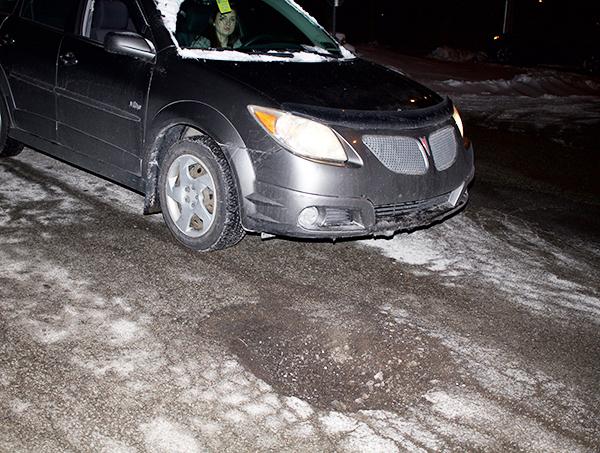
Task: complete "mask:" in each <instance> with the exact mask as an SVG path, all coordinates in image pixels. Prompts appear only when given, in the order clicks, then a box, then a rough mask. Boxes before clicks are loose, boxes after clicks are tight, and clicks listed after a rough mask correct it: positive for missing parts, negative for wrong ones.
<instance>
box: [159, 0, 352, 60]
mask: <svg viewBox="0 0 600 453" xmlns="http://www.w3.org/2000/svg"><path fill="white" fill-rule="evenodd" d="M283 1H286V2H287V3H289V4H290V5H291V6H292V7H293V8H295V9H296V10H297V11H298V12H300V13H301V14H303V15H304V16H305V17H306V18H307V19H308V20H309V21H311V22H312V23H313V24H314V25H315V26H317V27H319V28H321V29H322V28H323V27H321V25H320V24H319V23H318V22H317V20H316V19H315V18H314V17H312V16H311V15H310V14H308V13H307V12H306V11H305V10H304V9H302V7H301V6H300V5H298V4H297V3H296V2H294V1H293V0H283ZM183 2H184V0H156V5H157V7H158V10H159V11H160V12H161V14H162V17H163V22H164V24H165V27H167V29H168V30H169V31H170V32H171V36H172V38H173V42H174V44H175V45H176V46H177V49H178V52H179V55H181V56H182V57H183V58H191V59H198V60H227V61H262V62H265V61H280V62H295V63H299V62H300V63H318V62H322V61H330V60H331V58H329V57H327V56H324V55H317V54H314V53H309V52H301V51H300V52H292V53H291V55H292V56H291V57H290V56H289V53H288V52H286V54H287V55H285V56H283V55H281V53H280V52H271V53H267V54H263V55H250V54H247V53H245V52H238V51H236V50H211V49H182V48H181V47H179V43H178V42H177V39H176V38H175V29H176V28H177V14H178V13H179V9H180V7H181V4H182V3H183ZM339 47H340V51H341V53H342V58H343V59H345V60H350V59H354V58H356V56H355V55H354V54H353V53H352V52H350V51H349V50H348V49H346V48H345V47H344V46H341V45H340V46H339ZM278 54H279V55H278Z"/></svg>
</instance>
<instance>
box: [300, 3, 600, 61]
mask: <svg viewBox="0 0 600 453" xmlns="http://www.w3.org/2000/svg"><path fill="white" fill-rule="evenodd" d="M298 2H299V3H300V4H301V5H302V6H303V7H304V8H305V9H306V10H307V11H308V12H310V13H311V14H313V15H314V16H315V17H316V18H317V19H318V20H319V22H321V23H322V24H323V25H325V26H326V27H327V28H328V29H331V23H332V21H331V18H332V9H333V7H332V2H331V1H330V0H298ZM505 3H506V2H505V0H448V1H433V0H418V1H407V0H378V1H366V0H344V1H343V3H342V5H341V6H340V7H339V8H338V21H337V30H338V32H343V33H345V34H346V36H347V40H348V42H350V43H356V44H361V43H369V42H377V43H378V44H380V45H385V46H389V47H392V48H396V49H399V50H403V51H408V52H410V51H414V52H422V51H430V50H432V49H434V48H436V47H438V46H441V45H447V46H451V47H459V48H465V49H471V50H484V49H485V48H486V46H487V45H488V43H489V41H490V40H491V39H492V37H493V36H494V35H496V34H499V33H501V32H502V26H503V22H504V8H505ZM511 7H512V8H511V9H512V14H511V17H512V21H510V22H509V26H511V29H512V31H513V32H514V33H518V34H520V35H531V36H536V37H538V38H543V39H546V40H550V41H560V40H563V41H564V40H568V41H573V42H574V43H573V45H577V42H579V41H586V42H587V45H589V44H590V42H594V41H595V40H597V39H598V36H599V35H598V33H597V30H598V28H600V27H599V26H598V25H599V22H600V17H599V16H600V1H598V0H587V1H583V0H543V1H542V2H540V1H539V0H511Z"/></svg>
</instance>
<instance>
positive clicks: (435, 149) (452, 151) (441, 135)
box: [429, 126, 458, 171]
mask: <svg viewBox="0 0 600 453" xmlns="http://www.w3.org/2000/svg"><path fill="white" fill-rule="evenodd" d="M429 147H430V148H431V156H432V157H433V163H434V165H435V168H436V169H437V170H438V171H443V170H447V169H448V168H450V167H451V166H452V164H454V162H455V161H456V155H457V150H458V143H457V141H456V132H455V130H454V127H453V126H448V127H444V128H442V129H440V130H438V131H435V132H433V133H432V134H431V135H430V136H429Z"/></svg>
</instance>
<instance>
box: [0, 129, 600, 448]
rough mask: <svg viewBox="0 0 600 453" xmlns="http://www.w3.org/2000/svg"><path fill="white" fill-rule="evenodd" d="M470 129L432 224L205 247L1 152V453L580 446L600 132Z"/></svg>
mask: <svg viewBox="0 0 600 453" xmlns="http://www.w3.org/2000/svg"><path fill="white" fill-rule="evenodd" d="M471 121H472V123H476V119H472V120H471ZM470 131H471V135H472V137H473V140H474V141H475V143H476V144H477V151H476V155H477V166H478V167H477V168H478V173H477V180H476V182H475V185H474V186H473V187H472V190H471V193H472V199H471V202H470V205H469V206H468V208H467V210H466V211H464V212H463V213H461V214H459V215H458V216H456V217H454V218H452V219H450V220H448V221H447V222H445V223H444V224H442V225H438V226H435V227H433V228H430V229H427V230H424V231H419V232H416V233H414V234H411V235H400V236H398V237H396V238H395V239H393V240H391V241H388V240H378V241H376V242H373V241H367V242H357V241H348V242H338V243H336V244H331V243H326V242H325V243H323V242H321V243H318V242H317V243H308V242H295V241H287V240H279V239H276V240H270V241H266V242H263V241H261V240H260V239H259V238H258V237H256V236H250V237H247V238H246V239H245V240H244V241H243V242H242V243H241V244H239V245H238V246H236V247H235V248H233V249H229V250H226V251H223V252H218V253H211V254H202V255H199V254H193V253H190V252H188V251H186V250H184V249H182V248H181V247H179V246H177V245H176V244H175V243H174V241H173V240H172V239H171V238H170V237H169V234H168V232H167V230H166V227H165V226H164V225H163V223H162V221H161V219H160V218H159V217H143V216H142V215H140V213H139V212H140V211H141V203H142V200H141V197H139V196H138V195H135V194H132V193H129V192H128V191H126V190H124V189H122V188H120V187H117V186H115V185H113V184H110V183H108V182H106V181H104V180H101V179H99V178H96V177H93V176H90V175H88V174H85V173H83V172H80V171H78V170H74V169H72V168H70V167H68V166H66V165H64V164H62V163H59V162H57V161H54V160H52V159H50V158H47V157H44V156H41V155H39V154H37V153H34V152H32V151H25V152H24V153H23V154H22V155H21V156H19V157H18V158H15V159H10V160H4V161H2V162H0V181H1V184H0V261H1V263H2V264H1V266H0V451H7V452H8V451H11V452H12V451H47V452H51V451H111V452H115V451H123V452H125V451H169V452H170V451H182V452H192V451H206V450H209V451H404V450H409V451H438V450H444V451H465V450H486V451H507V450H526V451H569V452H573V451H598V449H599V448H600V443H599V441H598V439H600V384H599V382H600V333H599V324H600V289H599V278H598V272H599V268H600V259H599V258H600V237H599V231H600V215H599V214H600V204H599V197H598V195H599V194H600V190H599V183H598V174H599V172H598V170H599V165H598V164H599V161H598V157H597V145H596V143H598V142H597V141H596V138H597V137H595V136H594V134H596V132H595V130H593V128H591V129H590V130H589V131H586V134H587V135H585V137H587V138H585V139H584V140H583V141H582V140H581V137H580V136H579V135H578V136H577V137H576V138H577V140H578V142H577V145H578V146H576V147H574V146H569V145H568V144H565V143H556V142H552V141H548V140H545V139H544V138H543V137H542V136H539V135H533V134H532V133H530V132H524V133H520V134H519V133H506V132H505V131H503V130H502V129H501V128H499V129H483V128H477V127H476V126H474V125H473V126H471V129H470ZM574 139H575V138H574ZM592 152H595V153H596V154H595V155H594V154H590V153H592Z"/></svg>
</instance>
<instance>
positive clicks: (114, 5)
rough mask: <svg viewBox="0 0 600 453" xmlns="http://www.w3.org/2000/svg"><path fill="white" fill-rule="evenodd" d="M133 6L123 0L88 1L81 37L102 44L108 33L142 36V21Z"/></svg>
mask: <svg viewBox="0 0 600 453" xmlns="http://www.w3.org/2000/svg"><path fill="white" fill-rule="evenodd" d="M137 12H138V11H137V10H136V8H135V6H134V5H131V3H130V2H129V1H124V0H90V1H89V3H88V8H87V14H86V17H85V18H84V23H83V35H84V36H86V37H87V38H90V39H92V40H94V41H98V42H104V38H105V37H106V35H107V34H108V33H110V32H123V31H129V32H133V33H137V34H139V35H143V34H144V31H145V28H146V27H145V26H144V25H143V20H142V19H141V18H140V17H139V16H138V14H136V13H137Z"/></svg>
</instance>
